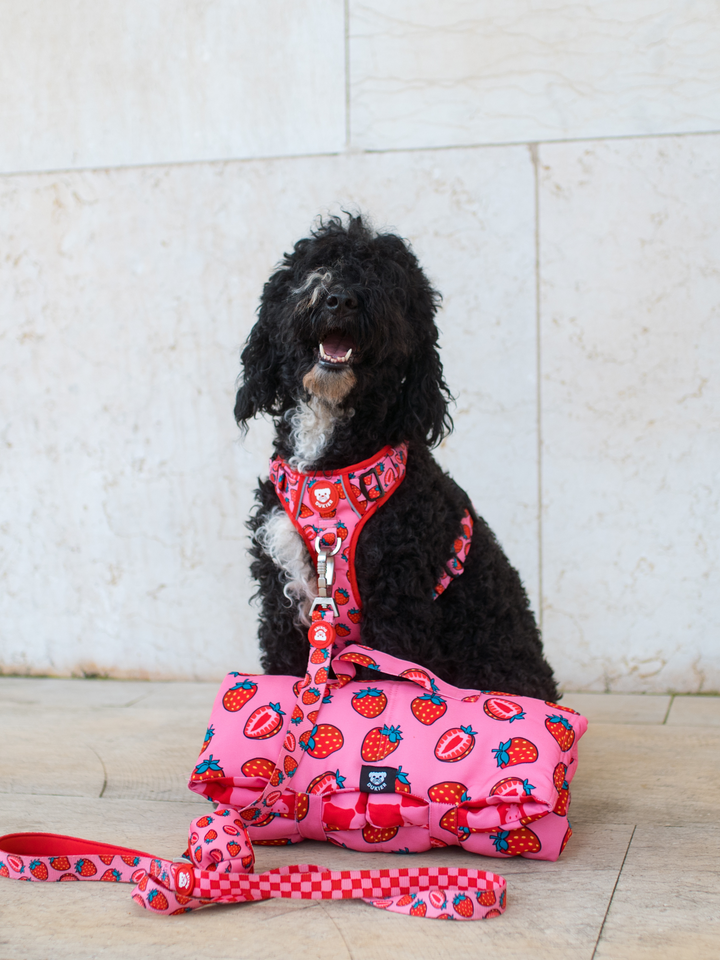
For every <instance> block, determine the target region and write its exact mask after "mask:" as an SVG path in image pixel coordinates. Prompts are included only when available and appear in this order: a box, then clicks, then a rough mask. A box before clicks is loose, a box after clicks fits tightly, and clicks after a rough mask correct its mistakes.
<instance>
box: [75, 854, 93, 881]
mask: <svg viewBox="0 0 720 960" xmlns="http://www.w3.org/2000/svg"><path fill="white" fill-rule="evenodd" d="M75 873H79V874H80V876H81V877H94V876H95V874H96V873H97V867H96V866H95V864H94V863H93V862H92V860H88V859H87V857H82V858H81V859H80V860H78V862H77V863H76V864H75Z"/></svg>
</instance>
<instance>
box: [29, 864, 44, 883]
mask: <svg viewBox="0 0 720 960" xmlns="http://www.w3.org/2000/svg"><path fill="white" fill-rule="evenodd" d="M30 873H31V874H32V875H33V876H34V877H35V879H36V880H47V878H48V875H49V874H48V868H47V867H46V866H45V864H44V863H43V862H42V860H31V861H30Z"/></svg>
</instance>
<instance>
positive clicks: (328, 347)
mask: <svg viewBox="0 0 720 960" xmlns="http://www.w3.org/2000/svg"><path fill="white" fill-rule="evenodd" d="M354 350H355V341H354V340H353V338H352V337H351V336H350V335H349V334H347V333H341V332H339V331H334V332H332V333H328V334H327V335H326V336H325V337H324V338H323V340H322V341H321V342H320V344H319V346H318V353H319V355H320V362H321V363H323V364H327V365H328V366H332V367H345V366H347V365H348V364H349V363H351V362H352V357H353V351H354Z"/></svg>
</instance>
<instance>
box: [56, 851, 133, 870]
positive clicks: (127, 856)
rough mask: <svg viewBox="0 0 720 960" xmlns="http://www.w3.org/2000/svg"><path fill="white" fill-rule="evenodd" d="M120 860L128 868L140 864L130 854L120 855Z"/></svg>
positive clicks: (60, 868) (62, 858)
mask: <svg viewBox="0 0 720 960" xmlns="http://www.w3.org/2000/svg"><path fill="white" fill-rule="evenodd" d="M52 859H53V860H56V859H58V858H57V857H53V858H52ZM59 859H60V860H67V857H60V858H59ZM120 859H121V860H122V862H123V863H126V864H127V865H128V866H129V867H136V866H137V865H138V864H139V863H140V857H131V856H130V854H127V853H124V854H121V855H120ZM51 863H52V860H51ZM52 865H53V866H55V864H52ZM69 866H70V864H69V863H68V867H69ZM56 869H57V870H65V869H67V868H66V867H56Z"/></svg>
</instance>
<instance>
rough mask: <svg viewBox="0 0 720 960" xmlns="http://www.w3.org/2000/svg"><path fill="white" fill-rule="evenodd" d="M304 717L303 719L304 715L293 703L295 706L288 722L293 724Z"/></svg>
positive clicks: (299, 721) (300, 721)
mask: <svg viewBox="0 0 720 960" xmlns="http://www.w3.org/2000/svg"><path fill="white" fill-rule="evenodd" d="M304 719H305V716H304V714H303V712H302V710H301V709H300V707H299V706H298V705H297V704H295V708H294V709H293V712H292V715H291V716H290V723H295V724H297V723H302V722H303V720H304Z"/></svg>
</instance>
